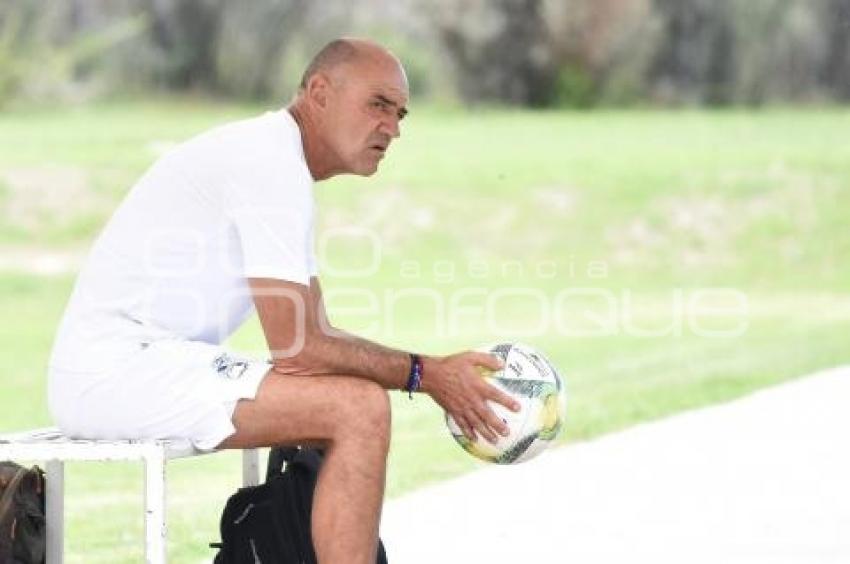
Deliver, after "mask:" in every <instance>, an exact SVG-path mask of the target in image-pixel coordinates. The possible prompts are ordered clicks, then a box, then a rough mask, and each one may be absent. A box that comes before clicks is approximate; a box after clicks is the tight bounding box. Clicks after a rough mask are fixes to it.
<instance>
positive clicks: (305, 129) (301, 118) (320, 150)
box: [286, 101, 341, 182]
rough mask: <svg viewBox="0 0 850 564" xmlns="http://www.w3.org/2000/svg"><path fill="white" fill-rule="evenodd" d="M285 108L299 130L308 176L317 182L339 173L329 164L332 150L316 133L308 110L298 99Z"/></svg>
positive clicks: (314, 124)
mask: <svg viewBox="0 0 850 564" xmlns="http://www.w3.org/2000/svg"><path fill="white" fill-rule="evenodd" d="M286 110H287V111H288V112H289V114H290V115H291V116H292V119H294V120H295V123H296V124H297V125H298V129H299V131H300V132H301V145H302V147H303V148H304V159H305V160H306V161H307V168H308V169H309V170H310V176H312V177H313V180H314V181H316V182H318V181H319V180H326V179H328V178H330V177H331V176H334V175H336V174H339V173H340V172H341V171H340V170H337V169H335V167H334V166H333V165H332V164H331V163H332V162H333V160H334V159H333V152H332V151H331V150H330V147H328V146H327V144H325V143H324V142H322V140H321V139H320V137H319V136H318V135H317V134H316V131H317V127H316V123H315V121H314V120H313V119H312V116H311V115H310V112H308V111H306V110H305V109H304V108H303V107H302V106H301V105H300V104H299V103H298V101H295V102H293V103H292V104H290V105H289V106H288V107H287V108H286Z"/></svg>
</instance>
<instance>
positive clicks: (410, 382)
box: [405, 353, 422, 399]
mask: <svg viewBox="0 0 850 564" xmlns="http://www.w3.org/2000/svg"><path fill="white" fill-rule="evenodd" d="M421 385H422V359H421V358H419V355H418V354H412V353H411V355H410V375H409V376H408V377H407V386H406V387H405V390H407V392H408V394H409V395H410V399H413V392H417V391H419V387H420V386H421Z"/></svg>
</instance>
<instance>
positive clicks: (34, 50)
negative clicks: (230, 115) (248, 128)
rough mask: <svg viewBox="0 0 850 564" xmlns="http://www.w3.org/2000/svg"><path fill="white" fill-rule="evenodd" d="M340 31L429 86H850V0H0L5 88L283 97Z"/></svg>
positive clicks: (769, 92)
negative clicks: (374, 44) (369, 40)
mask: <svg viewBox="0 0 850 564" xmlns="http://www.w3.org/2000/svg"><path fill="white" fill-rule="evenodd" d="M340 34H362V35H368V36H371V37H377V38H379V39H381V40H383V41H385V42H386V43H388V44H389V45H391V46H392V47H393V48H394V50H395V51H396V53H397V54H398V55H399V56H400V57H401V58H402V59H403V60H404V61H405V62H406V64H407V65H408V70H409V73H410V79H411V84H412V87H413V90H414V93H415V95H416V96H417V97H418V99H420V100H421V99H432V100H437V101H440V102H447V101H448V102H451V101H461V102H463V103H465V104H475V103H482V102H483V103H497V104H517V105H523V106H534V107H551V106H561V107H563V106H568V107H569V106H572V107H585V106H590V105H597V104H599V105H618V106H621V105H635V104H652V105H656V104H664V105H668V104H670V105H683V104H685V105H692V104H709V105H727V104H735V105H741V104H746V105H758V104H764V103H775V102H780V103H786V102H792V103H799V102H806V103H811V102H824V101H828V102H843V101H847V100H848V99H850V0H758V1H751V2H748V1H736V0H397V1H393V2H390V1H388V0H371V1H362V2H356V3H347V2H341V1H327V2H321V3H319V2H310V1H307V0H252V1H251V2H238V3H237V2H233V1H230V2H228V1H226V0H3V2H2V3H0V103H5V104H9V103H14V102H19V101H21V100H24V101H28V102H36V103H39V102H57V101H61V102H68V101H79V100H88V99H93V98H102V97H108V96H115V95H127V94H133V93H139V92H149V91H151V90H153V91H166V92H180V91H189V92H203V93H204V94H205V95H215V96H221V97H226V98H232V99H239V100H262V101H265V100H279V99H281V98H284V97H288V96H289V95H290V94H291V93H292V91H293V89H294V86H295V84H296V83H297V81H298V78H299V76H300V73H301V69H302V68H303V67H304V65H305V63H306V61H307V59H308V58H309V56H310V55H311V54H312V53H313V52H315V50H316V49H317V48H318V47H319V46H321V45H322V44H323V43H325V42H326V41H328V40H329V39H331V38H333V37H336V36H338V35H340Z"/></svg>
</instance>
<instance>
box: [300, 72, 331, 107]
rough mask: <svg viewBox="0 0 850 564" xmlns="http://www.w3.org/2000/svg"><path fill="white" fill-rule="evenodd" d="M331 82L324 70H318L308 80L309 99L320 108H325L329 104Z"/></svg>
mask: <svg viewBox="0 0 850 564" xmlns="http://www.w3.org/2000/svg"><path fill="white" fill-rule="evenodd" d="M330 89H331V83H330V80H329V79H328V76H327V75H326V74H325V73H323V72H317V73H316V74H314V75H313V76H311V77H310V80H308V81H307V88H306V90H307V92H306V93H307V100H309V101H310V103H311V104H313V105H315V106H317V107H318V108H321V109H325V108H326V107H327V105H328V95H329V94H330Z"/></svg>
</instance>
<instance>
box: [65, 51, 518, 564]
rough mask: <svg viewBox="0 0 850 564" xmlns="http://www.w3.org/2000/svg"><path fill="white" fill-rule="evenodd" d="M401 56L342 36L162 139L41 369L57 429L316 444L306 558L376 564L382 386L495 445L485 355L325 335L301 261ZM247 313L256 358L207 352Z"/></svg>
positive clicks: (313, 282)
mask: <svg viewBox="0 0 850 564" xmlns="http://www.w3.org/2000/svg"><path fill="white" fill-rule="evenodd" d="M407 101H408V85H407V79H406V77H405V74H404V70H403V69H402V66H401V64H400V63H399V61H398V60H397V59H396V58H395V57H394V56H392V55H391V54H390V53H389V52H387V51H386V50H385V49H383V48H381V47H380V46H378V45H376V44H374V43H372V42H369V41H365V40H355V39H342V40H337V41H333V42H331V43H330V44H328V45H327V46H326V47H325V48H324V49H322V50H321V51H320V52H319V53H318V54H317V55H316V57H315V59H314V60H313V61H312V62H311V63H310V65H309V67H308V68H307V70H306V72H305V73H304V77H303V80H302V83H301V86H300V88H299V91H298V93H297V95H296V97H295V98H294V100H293V102H292V103H291V105H290V106H289V107H288V108H286V109H283V110H280V111H277V112H268V113H266V114H265V115H263V116H260V117H257V118H253V119H248V120H244V121H240V122H236V123H232V124H228V125H225V126H222V127H219V128H216V129H213V130H211V131H209V132H206V133H204V134H202V135H200V136H198V137H196V138H194V139H191V140H189V141H188V142H186V143H184V144H182V145H180V146H178V147H177V148H175V149H174V150H172V151H170V152H169V153H167V154H166V155H164V156H163V157H162V158H161V159H159V160H158V161H157V162H156V163H155V164H154V165H153V166H152V167H151V169H150V170H149V171H148V172H147V173H146V174H145V175H144V176H143V177H142V178H141V179H140V180H139V182H138V183H137V184H136V185H135V186H134V187H133V189H132V190H131V191H130V193H129V194H128V196H127V198H126V199H125V200H124V202H122V204H121V206H120V207H119V208H118V210H117V211H116V212H115V214H114V216H113V217H112V218H111V220H110V221H109V223H108V224H107V226H106V227H105V229H104V231H103V233H102V234H101V235H100V237H99V238H98V239H97V241H96V243H95V245H94V248H93V250H92V252H91V255H90V257H89V259H88V261H87V263H86V265H85V267H84V268H83V270H82V272H81V273H80V276H79V279H78V281H77V284H76V286H75V288H74V293H73V295H72V297H71V300H70V303H69V304H68V308H67V310H66V312H65V316H64V318H63V321H62V324H61V326H60V329H59V332H58V335H57V338H56V342H55V344H54V349H53V354H52V356H51V360H50V382H49V405H50V410H51V413H52V415H53V417H54V419H55V420H56V422H57V424H58V425H59V426H60V427H61V428H62V429H63V430H64V431H65V432H66V433H68V434H70V435H74V436H82V437H91V438H98V437H102V438H113V437H124V438H126V437H138V438H146V437H185V438H188V439H189V440H191V441H192V442H193V443H194V444H195V445H196V446H197V447H198V448H201V449H221V448H249V447H259V446H271V445H281V444H315V445H321V446H322V447H323V448H325V449H326V457H325V462H324V465H323V467H322V471H321V474H320V476H319V481H318V484H317V487H316V492H315V503H314V510H313V531H314V544H315V548H316V554H317V556H318V558H319V561H320V562H322V563H323V564H325V563H336V562H346V563H349V564H350V563H366V562H374V561H375V551H376V545H377V540H376V539H377V534H378V524H379V518H380V511H381V505H382V499H383V491H384V482H385V471H386V460H387V453H388V448H389V439H390V408H389V401H388V396H387V392H386V391H385V390H402V389H405V390H410V391H421V392H425V393H427V394H429V395H430V396H431V397H432V398H433V399H434V400H435V401H436V402H437V403H438V404H439V405H440V406H442V407H443V408H444V409H445V410H446V411H447V412H448V413H450V414H452V415H453V416H454V417H455V419H456V420H457V422H458V424H459V425H460V426H461V428H462V429H463V430H464V432H465V433H466V434H467V435H468V436H469V437H470V438H474V437H475V436H476V434H481V435H482V436H484V437H485V438H487V439H488V440H491V441H492V440H495V438H496V433H503V434H506V432H507V429H506V428H505V425H504V423H503V422H502V421H501V420H500V419H499V418H498V417H496V415H495V414H494V413H493V411H492V410H491V409H490V408H489V406H488V405H487V403H486V402H487V400H493V401H497V402H499V403H502V404H504V405H506V406H508V407H510V408H516V407H517V406H515V405H514V404H513V401H512V400H511V398H509V397H508V396H506V395H504V394H502V393H501V392H499V391H498V390H496V389H495V388H493V387H491V386H489V385H488V384H486V383H485V382H484V381H483V379H482V378H480V367H484V368H489V369H497V368H499V363H498V361H497V360H496V359H494V358H493V357H492V356H490V355H487V354H483V353H476V352H465V353H460V354H456V355H452V356H448V357H430V356H420V355H417V354H413V353H408V352H404V351H398V350H394V349H391V348H388V347H384V346H381V345H379V344H376V343H372V342H369V341H367V340H364V339H360V338H357V337H354V336H352V335H349V334H345V333H343V332H341V331H338V330H336V329H334V328H332V327H331V326H330V325H329V323H328V320H327V316H326V313H325V310H324V306H323V303H322V293H321V287H320V284H319V278H318V270H317V268H316V260H315V257H314V256H313V194H312V188H313V183H314V182H315V181H321V180H324V179H326V178H330V177H331V176H334V175H337V174H345V173H349V174H358V175H364V176H368V175H371V174H373V173H374V172H375V171H376V170H377V167H378V163H379V162H380V161H381V159H383V157H384V155H385V153H386V151H387V149H388V147H389V146H390V144H391V142H392V141H393V140H394V139H396V138H398V137H399V134H400V133H399V124H400V122H401V120H402V119H403V118H404V116H405V114H406V113H407V109H406V107H405V105H406V104H407ZM252 307H254V308H255V309H256V311H257V314H258V315H259V318H260V322H261V324H262V327H263V331H264V333H265V337H266V341H267V344H268V347H269V351H270V356H271V360H270V361H267V360H262V361H261V360H254V359H245V358H237V357H235V356H234V355H232V354H230V353H228V352H227V351H225V350H223V349H222V347H221V346H220V343H221V342H222V340H224V339H225V338H226V337H227V336H228V335H229V334H231V333H232V332H233V331H234V330H235V329H236V328H237V327H238V326H239V325H240V324H241V323H242V322H243V321H244V320H245V318H246V317H247V316H248V315H249V314H250V312H251V308H252Z"/></svg>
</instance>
